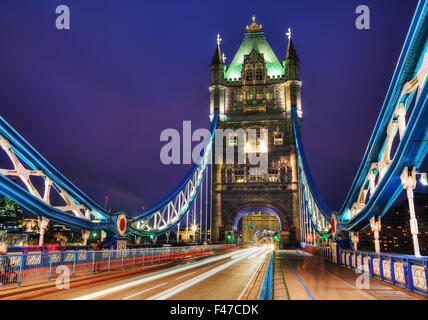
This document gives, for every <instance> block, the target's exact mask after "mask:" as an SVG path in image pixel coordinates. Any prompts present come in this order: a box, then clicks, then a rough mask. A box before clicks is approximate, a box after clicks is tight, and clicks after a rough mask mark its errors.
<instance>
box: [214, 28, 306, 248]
mask: <svg viewBox="0 0 428 320" xmlns="http://www.w3.org/2000/svg"><path fill="white" fill-rule="evenodd" d="M252 27H253V28H252V29H251V28H250V29H248V28H247V32H246V34H245V37H244V40H243V42H242V44H241V47H240V48H239V50H238V52H237V53H236V55H235V57H234V59H233V60H232V62H231V64H230V65H229V66H226V65H225V62H224V60H223V54H222V53H221V50H220V41H217V48H216V51H215V53H214V57H213V60H212V62H211V67H210V69H211V86H210V113H211V117H212V116H213V113H214V111H216V110H217V111H218V112H219V117H220V118H219V123H218V126H217V129H223V130H226V129H231V130H232V133H230V134H228V135H226V137H225V141H223V159H226V147H233V148H234V155H235V157H234V161H233V162H231V163H226V161H223V163H219V161H218V156H219V154H218V152H217V153H216V154H215V156H214V158H215V159H216V161H215V163H214V164H213V167H212V221H213V226H212V240H213V241H216V242H222V241H226V235H227V234H229V233H230V234H232V235H233V238H234V241H235V242H237V240H238V239H250V238H251V237H252V236H253V235H254V228H253V229H252V230H250V229H249V228H248V225H249V224H250V223H251V219H249V217H251V214H252V212H263V211H264V210H266V211H265V213H267V214H265V215H264V216H265V217H266V218H265V222H266V223H265V228H266V229H270V228H271V227H273V225H274V224H275V223H274V221H275V220H276V221H277V218H276V217H275V216H274V214H276V215H277V216H278V217H279V219H280V221H281V222H280V223H281V228H280V229H281V232H280V239H281V244H282V246H283V247H294V246H297V244H298V239H300V227H299V226H300V220H299V219H300V216H299V191H298V174H297V156H296V146H295V141H294V134H293V123H292V119H291V108H292V107H296V108H297V113H298V116H299V120H301V115H302V112H301V100H300V87H301V82H300V79H299V77H300V76H299V66H300V61H299V58H298V57H297V54H296V51H295V49H294V45H293V42H292V41H291V33H290V36H289V42H288V48H287V52H286V56H285V58H284V60H283V62H282V63H280V62H279V61H278V59H277V58H276V56H275V54H274V53H273V51H272V49H271V48H270V46H269V44H268V43H267V41H266V39H265V36H264V33H263V32H262V31H261V26H257V25H256V27H254V23H253V26H252ZM239 72H240V76H238V74H239ZM211 119H212V118H211ZM238 129H243V130H245V132H246V133H247V135H248V130H249V129H255V130H256V144H255V146H254V147H255V148H254V149H251V148H249V147H248V140H246V141H247V142H246V144H245V148H244V150H245V154H246V155H245V162H244V163H239V162H238V149H239V148H238V146H237V145H238V144H239V143H240V141H239V138H237V137H236V136H237V135H236V134H235V135H234V134H233V132H236V130H238ZM262 129H265V130H268V135H267V141H265V142H263V141H262V140H263V139H261V137H262V133H261V132H262V131H261V130H262ZM233 136H235V138H234V137H233ZM217 142H218V141H216V143H217ZM216 147H217V146H216V144H215V145H214V148H213V150H215V149H216ZM217 148H218V147H217ZM220 150H221V149H220ZM250 152H256V154H257V155H260V153H261V152H267V154H268V168H267V171H266V172H264V173H262V174H259V173H258V174H257V175H256V174H254V172H253V173H251V172H250V168H251V167H252V166H253V165H252V164H250V162H249V161H248V154H249V153H250ZM220 157H221V152H220ZM263 208H265V209H263ZM242 210H246V211H242ZM252 210H253V211H252ZM247 211H248V216H247V217H246V218H245V219H242V218H241V223H240V224H239V227H238V229H237V230H234V228H233V225H234V221H236V220H237V219H236V217H237V214H238V213H239V212H247ZM269 212H271V214H269ZM272 217H273V218H274V219H273V218H272ZM253 225H254V221H253ZM257 225H258V226H257V227H258V228H259V227H262V225H263V223H260V221H258V222H257ZM277 228H278V223H277ZM251 232H253V233H252V234H249V233H251Z"/></svg>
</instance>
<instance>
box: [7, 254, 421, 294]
mask: <svg viewBox="0 0 428 320" xmlns="http://www.w3.org/2000/svg"><path fill="white" fill-rule="evenodd" d="M270 253H271V249H270V247H249V248H241V249H237V250H232V251H228V252H226V253H223V254H220V255H216V256H210V257H206V258H202V259H199V260H190V261H187V262H182V263H180V264H177V265H171V264H170V265H165V266H159V267H158V269H152V270H147V271H144V272H140V271H139V272H138V273H132V274H119V276H116V277H113V278H112V276H111V275H110V276H107V274H106V277H105V279H104V278H101V279H99V278H98V279H97V278H95V279H90V280H89V281H88V280H85V281H81V282H79V281H77V282H76V283H72V285H71V287H70V289H68V290H58V289H56V288H55V286H51V287H50V288H49V289H41V290H34V291H29V292H26V293H21V294H20V293H19V290H18V294H16V295H13V296H10V297H7V298H8V299H29V300H41V299H42V300H256V299H258V294H259V291H260V287H261V282H262V280H263V275H264V271H265V269H266V266H267V261H268V257H269V256H270ZM359 276H360V274H356V273H355V272H353V271H351V270H348V269H346V268H342V267H338V266H337V265H336V264H333V263H331V262H330V261H326V260H325V259H322V258H321V257H318V256H312V255H311V254H309V253H306V252H304V251H299V250H297V251H296V250H278V251H276V252H275V258H274V279H273V280H274V281H273V299H274V300H391V299H397V300H398V299H399V300H418V299H419V300H427V298H426V297H424V296H422V295H419V294H417V293H413V292H409V291H406V290H404V289H402V288H400V287H397V286H393V285H390V284H387V283H385V282H382V281H380V280H376V279H370V280H369V281H370V282H369V284H370V287H369V289H358V288H357V287H356V279H357V278H358V277H359Z"/></svg>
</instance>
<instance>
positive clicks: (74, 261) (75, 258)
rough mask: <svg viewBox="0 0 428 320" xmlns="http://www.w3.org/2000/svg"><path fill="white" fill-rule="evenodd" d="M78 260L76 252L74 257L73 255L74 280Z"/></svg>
mask: <svg viewBox="0 0 428 320" xmlns="http://www.w3.org/2000/svg"><path fill="white" fill-rule="evenodd" d="M76 260H77V251H74V255H73V273H72V275H71V276H72V277H73V278H74V276H75V272H76Z"/></svg>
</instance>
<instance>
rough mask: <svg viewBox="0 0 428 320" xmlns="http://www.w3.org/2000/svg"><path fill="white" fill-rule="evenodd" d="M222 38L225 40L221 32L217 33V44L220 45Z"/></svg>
mask: <svg viewBox="0 0 428 320" xmlns="http://www.w3.org/2000/svg"><path fill="white" fill-rule="evenodd" d="M221 40H223V39H222V38H220V33H218V34H217V45H218V46H220V42H221Z"/></svg>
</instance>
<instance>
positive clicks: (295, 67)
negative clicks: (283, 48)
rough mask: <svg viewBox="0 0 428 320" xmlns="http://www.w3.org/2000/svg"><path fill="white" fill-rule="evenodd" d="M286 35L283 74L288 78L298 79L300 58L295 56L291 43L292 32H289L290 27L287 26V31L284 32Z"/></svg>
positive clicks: (294, 49) (295, 52)
mask: <svg viewBox="0 0 428 320" xmlns="http://www.w3.org/2000/svg"><path fill="white" fill-rule="evenodd" d="M286 36H287V37H288V46H287V52H286V54H285V58H284V63H283V65H284V69H285V75H286V77H287V78H288V79H290V80H299V79H300V59H299V57H298V56H297V51H296V48H295V47H294V44H293V40H292V37H293V32H291V28H288V32H287V33H286Z"/></svg>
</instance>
